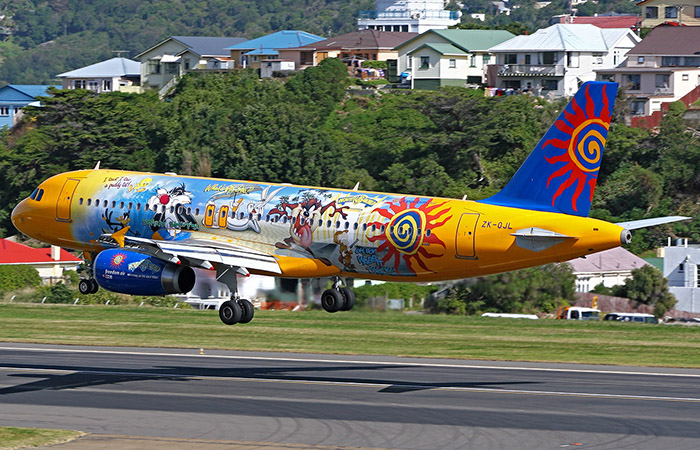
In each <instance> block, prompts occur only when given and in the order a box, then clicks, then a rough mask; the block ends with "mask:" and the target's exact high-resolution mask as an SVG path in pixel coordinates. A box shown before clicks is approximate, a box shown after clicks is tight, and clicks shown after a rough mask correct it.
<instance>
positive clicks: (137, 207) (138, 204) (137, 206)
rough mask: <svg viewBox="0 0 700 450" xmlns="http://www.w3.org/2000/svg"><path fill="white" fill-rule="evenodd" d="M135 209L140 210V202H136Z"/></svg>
mask: <svg viewBox="0 0 700 450" xmlns="http://www.w3.org/2000/svg"><path fill="white" fill-rule="evenodd" d="M136 211H141V203H137V204H136Z"/></svg>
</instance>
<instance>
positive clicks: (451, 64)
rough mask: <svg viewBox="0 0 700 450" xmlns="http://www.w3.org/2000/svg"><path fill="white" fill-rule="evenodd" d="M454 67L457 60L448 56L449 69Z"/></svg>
mask: <svg viewBox="0 0 700 450" xmlns="http://www.w3.org/2000/svg"><path fill="white" fill-rule="evenodd" d="M455 67H457V60H456V59H454V58H450V69H454V68H455Z"/></svg>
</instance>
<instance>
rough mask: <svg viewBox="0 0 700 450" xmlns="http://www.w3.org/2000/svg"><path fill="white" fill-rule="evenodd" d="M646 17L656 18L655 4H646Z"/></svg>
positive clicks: (657, 12)
mask: <svg viewBox="0 0 700 450" xmlns="http://www.w3.org/2000/svg"><path fill="white" fill-rule="evenodd" d="M646 13H647V19H658V18H659V8H658V7H657V6H647V11H646Z"/></svg>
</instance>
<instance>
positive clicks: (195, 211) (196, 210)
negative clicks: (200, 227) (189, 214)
mask: <svg viewBox="0 0 700 450" xmlns="http://www.w3.org/2000/svg"><path fill="white" fill-rule="evenodd" d="M194 215H195V216H198V215H199V208H197V209H195V210H194Z"/></svg>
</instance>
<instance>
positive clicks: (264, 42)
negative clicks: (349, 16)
mask: <svg viewBox="0 0 700 450" xmlns="http://www.w3.org/2000/svg"><path fill="white" fill-rule="evenodd" d="M323 39H324V38H322V37H321V36H316V35H315V34H311V33H307V32H306V31H297V30H282V31H278V32H276V33H272V34H268V35H267V36H261V37H259V38H256V39H251V40H249V41H245V42H241V43H239V44H236V45H232V46H230V47H227V48H226V50H249V51H248V52H246V54H249V55H256V54H257V55H276V54H277V49H280V48H293V47H300V46H304V45H307V44H313V43H314V42H318V41H322V40H323Z"/></svg>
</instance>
